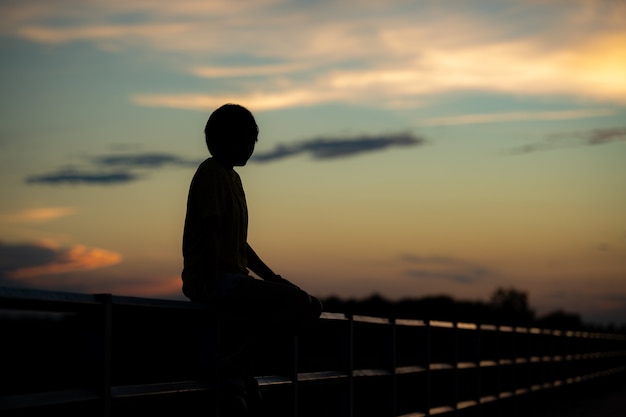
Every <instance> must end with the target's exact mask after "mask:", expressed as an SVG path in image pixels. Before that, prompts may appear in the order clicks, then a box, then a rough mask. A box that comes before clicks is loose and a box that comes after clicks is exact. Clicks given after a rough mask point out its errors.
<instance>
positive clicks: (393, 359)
mask: <svg viewBox="0 0 626 417" xmlns="http://www.w3.org/2000/svg"><path fill="white" fill-rule="evenodd" d="M389 325H390V326H391V345H390V347H389V348H390V349H391V352H390V363H389V366H390V368H391V369H390V371H391V398H390V403H391V410H390V413H389V414H390V416H391V417H395V416H396V401H397V400H396V398H397V396H396V390H397V386H398V381H397V379H398V378H397V375H396V367H397V359H396V352H397V349H396V343H397V337H396V331H397V329H396V319H395V318H392V319H391V323H390V324H389Z"/></svg>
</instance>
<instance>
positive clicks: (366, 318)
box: [352, 316, 391, 324]
mask: <svg viewBox="0 0 626 417" xmlns="http://www.w3.org/2000/svg"><path fill="white" fill-rule="evenodd" d="M352 320H354V321H355V322H359V323H373V324H391V320H390V319H386V318H384V317H371V316H354V317H352Z"/></svg>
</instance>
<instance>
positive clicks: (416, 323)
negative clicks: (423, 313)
mask: <svg viewBox="0 0 626 417" xmlns="http://www.w3.org/2000/svg"><path fill="white" fill-rule="evenodd" d="M396 325H397V326H406V327H423V326H426V323H425V322H424V320H414V319H396Z"/></svg>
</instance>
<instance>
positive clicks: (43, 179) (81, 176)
mask: <svg viewBox="0 0 626 417" xmlns="http://www.w3.org/2000/svg"><path fill="white" fill-rule="evenodd" d="M424 143H426V141H425V140H424V139H422V138H418V137H415V136H413V135H411V134H408V133H403V134H391V135H383V136H362V137H356V138H335V139H323V138H319V139H312V140H308V141H304V142H300V143H296V144H292V145H278V146H277V147H276V148H274V149H273V150H270V151H266V152H257V153H256V154H255V155H254V156H253V157H252V159H251V162H258V163H263V162H272V161H277V160H281V159H284V158H288V157H291V156H295V155H299V154H304V153H308V154H310V155H312V156H313V158H315V159H332V158H342V157H349V156H354V155H358V154H361V153H366V152H376V151H380V150H383V149H386V148H391V147H401V146H405V147H406V146H416V145H422V144H424ZM200 162H201V161H200V160H195V159H188V158H183V157H181V156H179V155H175V154H171V153H162V152H134V153H110V154H105V155H98V156H92V157H88V158H85V163H84V165H83V166H81V167H80V168H77V167H70V168H62V169H59V170H57V171H53V172H50V173H44V174H39V175H31V176H29V177H27V178H26V183H28V184H44V185H60V184H73V185H120V184H125V183H130V182H134V181H137V180H139V179H142V178H144V175H140V174H139V172H141V173H145V172H146V171H147V170H155V169H162V168H164V167H168V166H169V167H172V166H173V167H185V168H186V167H196V166H198V164H200Z"/></svg>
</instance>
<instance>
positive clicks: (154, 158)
mask: <svg viewBox="0 0 626 417" xmlns="http://www.w3.org/2000/svg"><path fill="white" fill-rule="evenodd" d="M93 161H94V162H95V163H96V165H100V166H108V167H124V168H161V167H163V166H167V165H173V166H194V167H195V166H197V165H198V164H199V161H196V160H189V159H185V158H181V157H179V156H177V155H173V154H166V153H140V154H113V155H104V156H99V157H95V158H93Z"/></svg>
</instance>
